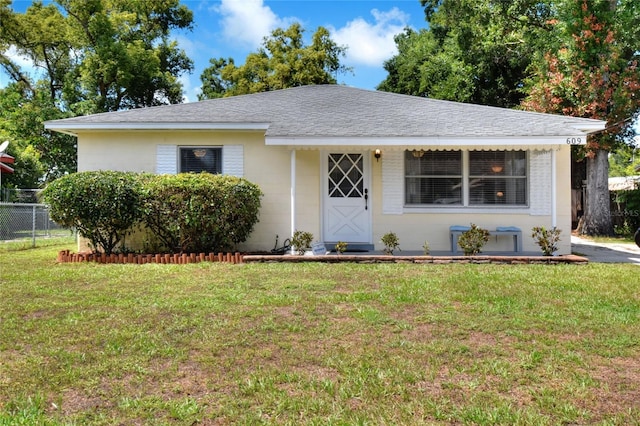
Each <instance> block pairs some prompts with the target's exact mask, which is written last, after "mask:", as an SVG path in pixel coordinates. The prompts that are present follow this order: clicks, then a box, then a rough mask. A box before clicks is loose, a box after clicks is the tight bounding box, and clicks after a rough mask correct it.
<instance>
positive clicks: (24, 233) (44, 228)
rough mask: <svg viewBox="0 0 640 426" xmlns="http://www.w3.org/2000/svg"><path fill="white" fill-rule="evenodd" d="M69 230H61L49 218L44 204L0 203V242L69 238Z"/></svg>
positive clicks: (70, 232)
mask: <svg viewBox="0 0 640 426" xmlns="http://www.w3.org/2000/svg"><path fill="white" fill-rule="evenodd" d="M71 235H73V233H72V231H71V230H69V229H65V228H61V227H60V226H58V224H56V223H55V222H54V221H52V220H51V218H50V217H49V208H48V207H47V206H46V205H45V204H31V203H0V241H12V240H29V239H30V240H32V241H33V246H35V245H36V239H38V238H53V237H69V236H71Z"/></svg>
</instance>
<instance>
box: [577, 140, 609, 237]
mask: <svg viewBox="0 0 640 426" xmlns="http://www.w3.org/2000/svg"><path fill="white" fill-rule="evenodd" d="M585 161H586V162H587V188H586V200H585V203H584V204H585V205H584V209H585V210H584V216H583V217H582V221H581V223H580V225H579V227H578V232H579V233H580V234H585V235H613V224H612V222H611V205H610V203H611V202H610V199H609V151H606V150H603V149H599V150H597V151H596V153H595V156H594V157H593V158H590V157H588V158H586V159H585Z"/></svg>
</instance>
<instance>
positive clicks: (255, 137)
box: [78, 131, 571, 254]
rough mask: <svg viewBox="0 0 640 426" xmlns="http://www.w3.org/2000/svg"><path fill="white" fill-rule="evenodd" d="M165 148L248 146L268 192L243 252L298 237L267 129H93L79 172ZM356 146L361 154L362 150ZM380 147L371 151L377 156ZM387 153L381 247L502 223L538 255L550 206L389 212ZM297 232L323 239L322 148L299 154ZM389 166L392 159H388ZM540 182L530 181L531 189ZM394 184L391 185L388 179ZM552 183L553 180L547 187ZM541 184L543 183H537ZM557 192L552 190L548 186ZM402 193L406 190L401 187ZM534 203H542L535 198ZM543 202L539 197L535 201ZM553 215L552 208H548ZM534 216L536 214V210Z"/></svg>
mask: <svg viewBox="0 0 640 426" xmlns="http://www.w3.org/2000/svg"><path fill="white" fill-rule="evenodd" d="M158 145H176V146H180V145H187V146H194V145H203V146H207V145H211V146H224V145H236V146H237V145H242V147H243V150H242V156H243V162H244V164H243V169H244V177H245V178H246V179H248V180H249V181H251V182H254V183H256V184H257V185H259V186H260V188H261V189H262V191H263V192H264V193H265V195H264V197H263V199H262V207H261V210H260V221H259V223H258V224H257V225H256V227H255V230H254V232H253V234H252V235H251V237H250V239H249V241H248V242H247V243H245V244H243V245H242V246H241V247H240V249H242V250H248V251H258V250H260V251H264V250H271V249H272V248H273V246H274V243H275V237H276V235H279V237H280V244H282V242H283V241H284V239H286V238H289V237H290V236H291V224H290V201H291V193H290V182H291V180H290V179H291V178H290V177H291V173H290V165H291V150H290V149H289V148H287V147H284V146H282V147H281V146H266V145H265V143H264V135H263V134H262V133H261V132H249V131H246V132H229V131H219V132H215V131H162V132H159V131H157V132H151V131H108V132H107V131H104V132H86V133H81V134H80V135H79V137H78V169H79V171H87V170H122V171H138V172H141V171H146V172H155V171H156V156H157V146H158ZM357 151H361V148H360V149H358V150H357ZM372 152H373V150H372V151H371V155H373V154H372ZM387 154H389V153H388V152H385V151H383V156H382V158H381V159H380V161H373V160H372V161H371V173H372V177H371V187H370V196H371V199H370V200H371V201H370V206H371V208H372V220H373V227H372V234H373V235H372V241H373V243H374V244H375V246H376V249H381V248H382V244H381V243H380V237H381V236H382V235H383V234H384V233H386V232H390V231H393V232H395V233H396V234H397V235H398V237H399V238H400V247H401V248H402V250H403V251H410V250H411V251H420V250H422V245H423V244H424V243H425V241H428V243H429V245H430V247H431V250H432V251H448V250H449V249H450V243H449V226H450V225H469V224H470V223H475V224H477V225H478V226H482V227H484V228H488V229H495V227H497V226H518V227H520V228H521V229H522V233H523V248H524V250H525V251H527V252H539V251H540V250H539V248H538V246H537V245H535V243H534V241H533V240H532V239H531V237H530V234H531V228H532V227H534V226H546V227H551V224H552V219H551V214H550V212H548V210H549V209H548V208H546V207H545V208H543V209H541V210H540V209H538V210H540V211H542V212H543V213H544V214H541V213H540V211H536V208H534V207H535V206H529V207H528V208H526V209H516V210H515V211H514V210H510V209H505V208H499V207H497V208H495V209H483V210H478V209H476V210H471V209H452V208H449V209H446V210H442V209H440V210H438V209H429V210H428V211H421V212H415V210H414V212H411V210H409V209H406V208H402V206H400V209H396V210H397V211H396V213H400V214H390V213H389V209H388V208H387V209H385V208H384V207H385V204H384V203H383V200H382V198H383V197H382V196H383V192H384V191H383V167H384V164H385V163H384V162H385V161H391V155H387ZM295 161H296V191H295V198H296V229H299V230H304V231H309V232H312V233H313V234H314V235H315V236H316V239H320V238H321V231H322V229H321V222H322V221H321V218H322V212H321V209H322V194H321V187H322V185H321V175H322V171H321V166H320V163H321V151H318V150H314V149H308V150H298V151H296V160H295ZM556 162H557V182H558V185H557V224H558V227H559V228H560V229H562V235H561V237H562V241H561V244H560V251H559V253H560V254H567V253H570V250H571V244H570V231H571V210H570V200H571V194H570V148H569V147H568V146H563V147H560V149H559V150H558V151H556ZM388 164H390V163H388ZM548 173H549V176H546V175H544V172H541V173H539V175H540V177H537V178H536V177H535V176H534V175H531V176H530V179H539V180H541V181H545V182H550V174H551V170H549V171H548ZM536 184H537V182H533V181H532V182H530V186H532V185H536ZM385 185H387V183H385ZM546 185H547V186H548V183H547V184H546ZM538 189H540V188H538ZM542 189H543V190H544V191H549V193H550V192H551V188H550V187H549V188H546V187H545V188H542ZM400 190H401V189H400ZM386 193H387V196H395V198H396V199H400V200H402V198H403V195H402V193H398V192H397V190H396V189H395V188H392V191H389V187H387V191H386ZM537 194H538V198H540V197H541V198H542V199H544V198H545V193H544V192H540V191H538V192H537ZM532 201H535V200H532ZM536 202H537V201H536ZM545 212H548V213H545ZM532 213H533V214H532ZM511 248H512V241H511V239H510V238H508V237H500V238H499V239H497V240H496V238H495V237H492V238H491V240H490V241H489V243H488V244H487V246H486V248H485V249H486V251H493V250H504V251H509V250H511Z"/></svg>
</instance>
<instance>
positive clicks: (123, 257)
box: [57, 250, 589, 265]
mask: <svg viewBox="0 0 640 426" xmlns="http://www.w3.org/2000/svg"><path fill="white" fill-rule="evenodd" d="M57 261H58V263H76V262H96V263H117V264H123V263H132V264H140V265H142V264H146V263H159V264H189V263H199V262H227V263H234V264H235V263H245V262H246V263H249V262H250V263H280V262H288V263H310V262H313V263H340V262H350V263H415V264H425V263H432V264H447V263H476V264H482V263H496V264H513V265H522V264H551V265H553V264H561V263H571V264H587V263H589V260H588V259H587V258H585V257H581V256H575V255H566V256H389V255H370V254H357V255H348V254H347V255H345V254H340V255H324V256H294V255H272V254H246V253H245V254H243V253H239V252H236V253H177V254H135V253H127V254H124V253H120V254H111V255H106V254H104V253H102V254H101V253H72V252H71V251H70V250H61V251H60V252H58V258H57Z"/></svg>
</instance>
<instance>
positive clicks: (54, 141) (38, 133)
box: [0, 83, 77, 188]
mask: <svg viewBox="0 0 640 426" xmlns="http://www.w3.org/2000/svg"><path fill="white" fill-rule="evenodd" d="M67 116H68V114H65V113H64V112H62V111H60V110H59V109H58V108H57V107H56V106H55V105H54V104H53V101H52V100H51V98H49V94H48V90H47V87H45V86H44V83H42V84H41V85H36V86H34V87H32V88H26V87H25V86H24V85H23V84H21V83H12V84H10V85H9V86H8V87H6V88H4V89H0V140H11V141H12V142H13V143H12V144H11V145H10V146H11V149H12V150H13V153H15V156H16V164H15V173H14V174H13V175H11V176H9V177H8V178H7V179H6V181H3V183H6V184H8V185H11V186H14V187H17V188H37V187H39V186H41V185H42V184H43V183H44V182H49V181H51V180H53V179H56V178H58V177H60V176H62V175H65V174H68V173H72V172H74V171H76V163H77V161H76V141H75V138H74V137H73V136H70V135H63V134H59V133H51V132H48V131H45V130H44V124H43V123H44V121H46V120H55V119H58V118H65V117H67Z"/></svg>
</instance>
